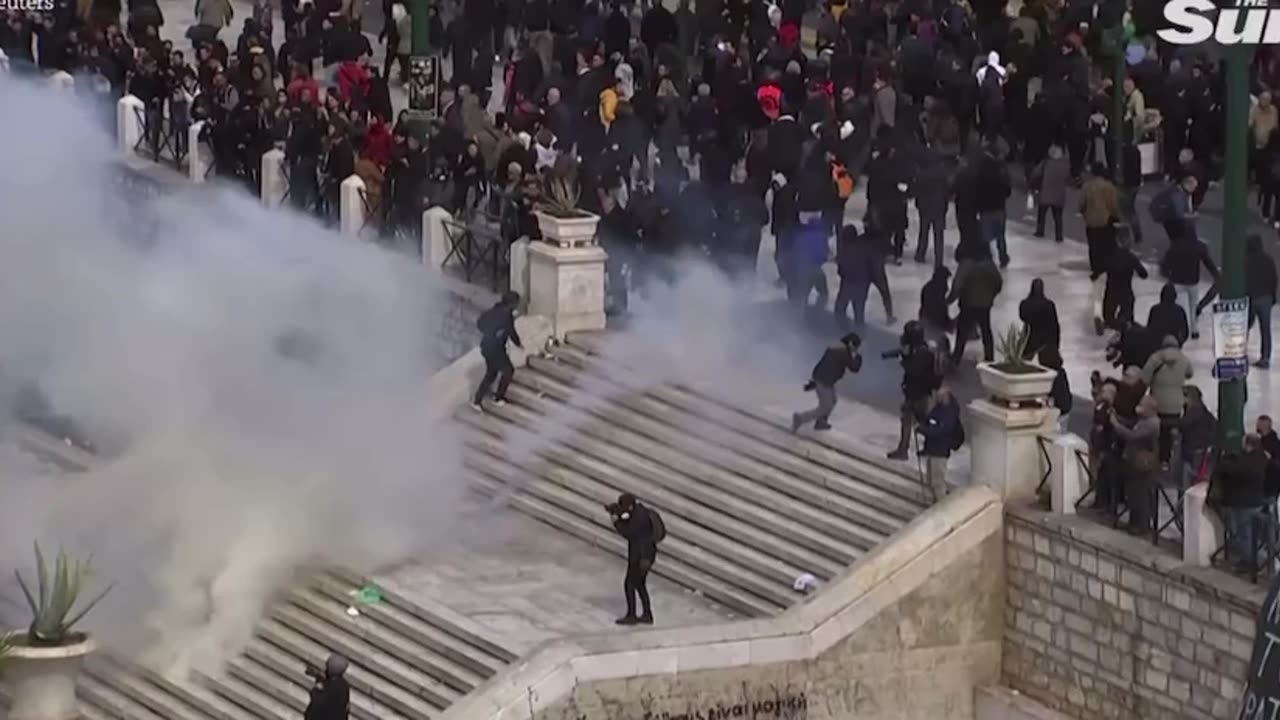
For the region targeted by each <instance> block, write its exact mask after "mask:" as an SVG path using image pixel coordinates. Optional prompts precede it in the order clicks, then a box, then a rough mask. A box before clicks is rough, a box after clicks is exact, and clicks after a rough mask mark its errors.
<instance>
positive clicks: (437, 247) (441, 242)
mask: <svg viewBox="0 0 1280 720" xmlns="http://www.w3.org/2000/svg"><path fill="white" fill-rule="evenodd" d="M452 219H453V216H452V215H450V214H449V211H448V210H445V209H444V208H442V207H439V206H435V207H430V208H427V209H426V210H425V211H423V213H422V249H423V253H422V261H423V262H424V263H426V264H427V265H430V266H431V267H433V268H436V269H437V270H438V269H440V268H441V267H442V266H443V265H444V258H445V256H446V255H448V254H449V236H448V235H445V231H444V223H445V221H446V220H452Z"/></svg>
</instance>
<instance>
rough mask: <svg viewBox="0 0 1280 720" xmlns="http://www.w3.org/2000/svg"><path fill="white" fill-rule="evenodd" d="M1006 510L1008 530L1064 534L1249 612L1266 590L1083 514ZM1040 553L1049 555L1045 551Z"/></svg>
mask: <svg viewBox="0 0 1280 720" xmlns="http://www.w3.org/2000/svg"><path fill="white" fill-rule="evenodd" d="M1005 514H1006V516H1007V517H1008V519H1009V520H1010V522H1009V525H1008V527H1009V528H1010V531H1011V532H1014V533H1016V532H1017V529H1018V527H1019V526H1020V525H1021V526H1023V527H1029V528H1039V529H1043V530H1047V531H1049V532H1052V533H1055V534H1059V535H1063V536H1065V537H1067V538H1070V539H1071V540H1073V541H1075V542H1079V543H1081V544H1084V545H1088V546H1090V547H1092V548H1093V549H1094V550H1096V551H1097V552H1099V553H1102V554H1105V555H1109V556H1111V557H1112V558H1114V559H1116V560H1120V561H1122V562H1124V563H1127V564H1130V565H1134V566H1137V567H1138V568H1140V569H1142V570H1147V571H1150V572H1152V573H1155V574H1157V575H1162V576H1164V577H1166V578H1167V579H1169V580H1172V581H1176V582H1180V583H1184V584H1186V585H1188V586H1190V587H1192V588H1194V589H1195V590H1196V592H1198V593H1203V594H1204V595H1207V596H1209V597H1212V598H1213V599H1215V600H1219V601H1222V602H1223V603H1226V604H1227V605H1229V606H1231V607H1232V608H1233V609H1235V610H1239V611H1241V612H1244V613H1248V614H1249V615H1256V614H1257V613H1258V610H1259V609H1260V608H1261V607H1262V601H1263V599H1264V598H1265V597H1266V594H1267V593H1266V590H1267V589H1266V588H1265V587H1263V586H1258V585H1253V584H1251V583H1249V582H1248V581H1246V580H1242V579H1240V578H1238V577H1236V576H1234V575H1231V574H1230V573H1226V572H1223V571H1221V570H1217V569H1215V568H1208V567H1197V566H1194V565H1190V564H1188V563H1185V562H1183V561H1182V559H1181V558H1180V557H1177V556H1174V555H1170V554H1169V553H1168V552H1167V551H1165V550H1162V549H1161V548H1160V547H1157V546H1153V545H1152V544H1151V541H1150V540H1149V539H1147V538H1137V537H1133V536H1131V535H1129V534H1127V533H1125V532H1122V531H1120V530H1116V529H1113V528H1110V527H1107V526H1105V525H1100V524H1098V523H1096V522H1094V521H1093V520H1090V519H1088V518H1085V517H1080V516H1076V515H1058V514H1055V513H1052V512H1049V511H1046V510H1040V509H1038V508H1034V507H1030V506H1026V505H1017V506H1015V505H1006V506H1005ZM1019 545H1020V544H1019ZM1040 554H1043V555H1048V553H1047V552H1046V553H1040Z"/></svg>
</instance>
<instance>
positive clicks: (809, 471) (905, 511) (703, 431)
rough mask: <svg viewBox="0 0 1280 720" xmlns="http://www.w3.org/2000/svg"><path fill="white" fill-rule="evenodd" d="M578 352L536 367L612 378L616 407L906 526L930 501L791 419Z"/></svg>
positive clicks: (897, 474) (913, 485)
mask: <svg viewBox="0 0 1280 720" xmlns="http://www.w3.org/2000/svg"><path fill="white" fill-rule="evenodd" d="M574 352H575V351H574V349H573V348H572V347H570V346H561V347H560V348H558V349H557V353H558V354H557V355H556V359H553V360H547V359H542V358H535V359H532V360H531V361H530V366H531V367H532V368H534V369H536V370H537V371H539V372H543V373H546V374H548V375H551V376H552V377H554V378H556V379H558V380H560V381H561V382H564V383H566V384H573V383H575V382H581V381H579V380H577V375H578V373H579V372H581V371H583V370H585V371H586V372H587V373H588V374H589V375H591V376H593V377H596V378H604V379H608V380H609V381H610V382H612V383H615V384H616V386H617V390H616V395H615V396H614V397H612V398H610V400H611V401H612V402H614V403H618V404H621V405H624V406H626V407H628V408H629V409H632V410H635V411H636V412H638V413H640V414H643V415H647V416H648V417H650V418H651V419H653V420H655V421H658V422H659V423H662V424H664V425H666V426H668V427H674V428H679V429H681V430H683V431H685V434H687V435H691V436H697V437H698V438H699V439H700V440H702V441H704V442H706V443H709V444H714V445H718V446H720V447H722V448H724V449H726V450H728V451H730V452H732V453H735V454H738V455H740V456H743V457H746V458H750V459H752V460H754V461H756V462H758V463H761V464H763V465H765V466H766V467H769V468H772V469H773V470H774V471H776V472H782V473H786V474H789V475H792V476H795V477H799V478H802V479H805V480H809V481H810V482H814V483H817V484H818V485H820V486H822V487H825V488H826V489H827V490H828V491H830V492H831V493H835V494H840V495H844V496H845V497H847V498H849V499H852V500H855V501H857V502H861V503H865V504H867V505H868V506H869V507H872V508H875V509H877V510H879V511H881V512H884V513H888V514H889V515H890V516H891V517H894V518H897V520H899V521H901V522H905V521H907V520H910V519H911V518H913V517H915V516H916V515H917V514H919V512H920V511H921V510H922V509H923V508H924V507H926V506H928V504H929V502H930V496H929V494H928V491H927V490H925V489H924V487H923V485H922V484H921V482H920V480H919V478H918V476H916V475H912V474H911V473H910V471H909V469H908V468H907V466H905V464H904V465H903V467H902V468H901V469H897V470H893V471H890V470H888V469H886V468H885V467H884V466H882V465H881V464H879V463H874V462H870V461H869V460H867V459H864V457H863V456H854V455H850V454H847V453H845V452H842V451H838V450H834V449H832V448H831V447H830V446H828V445H826V444H822V443H818V442H815V441H813V440H811V439H810V438H808V437H805V436H799V435H793V434H791V433H790V432H789V431H788V428H787V427H786V426H785V421H781V422H779V424H778V425H776V426H771V425H768V424H766V423H763V422H760V421H758V420H755V419H753V418H751V417H749V416H746V415H744V414H742V413H740V412H738V411H736V410H730V409H727V408H726V407H724V406H723V405H721V404H719V403H718V402H716V401H712V400H709V399H705V398H703V397H701V396H696V395H692V394H690V392H689V391H687V390H684V389H677V388H674V387H671V386H657V387H654V386H646V385H644V384H637V383H636V381H635V379H634V378H628V377H627V376H626V374H625V373H624V372H623V371H622V370H618V369H616V368H613V369H609V370H601V369H600V368H599V364H598V363H594V362H592V361H591V360H590V358H589V357H587V356H583V355H582V354H581V353H577V357H578V359H579V360H578V361H579V363H580V364H579V365H574V364H572V363H573V362H574V361H573V358H574V357H575V355H574ZM628 380H630V384H628ZM598 387H599V386H598Z"/></svg>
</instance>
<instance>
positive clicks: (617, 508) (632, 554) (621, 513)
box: [604, 493, 667, 625]
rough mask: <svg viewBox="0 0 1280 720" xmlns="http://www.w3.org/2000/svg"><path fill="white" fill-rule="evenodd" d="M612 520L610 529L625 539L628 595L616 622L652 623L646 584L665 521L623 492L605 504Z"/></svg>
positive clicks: (664, 532)
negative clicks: (637, 597)
mask: <svg viewBox="0 0 1280 720" xmlns="http://www.w3.org/2000/svg"><path fill="white" fill-rule="evenodd" d="M604 509H605V511H606V512H608V513H609V519H610V520H612V521H613V529H614V530H617V531H618V534H619V535H621V536H622V537H624V538H626V540H627V574H626V577H625V578H623V581H622V590H623V593H624V594H625V595H626V598H627V614H626V615H623V616H622V617H620V618H618V620H617V623H618V624H619V625H652V624H653V606H652V605H650V604H649V587H648V585H647V584H646V583H647V581H648V578H649V570H650V569H652V568H653V563H654V561H655V560H657V558H658V543H660V542H662V540H663V539H664V538H665V537H666V536H667V529H666V525H665V524H664V523H663V522H662V516H661V515H659V514H658V512H657V511H656V510H653V509H652V508H649V507H646V506H645V505H644V504H642V503H641V502H640V501H639V500H637V499H636V496H635V495H632V494H631V493H622V494H621V495H619V496H618V501H617V502H615V503H609V504H608V505H605V506H604ZM637 595H639V596H640V607H641V610H642V611H641V613H640V615H636V596H637Z"/></svg>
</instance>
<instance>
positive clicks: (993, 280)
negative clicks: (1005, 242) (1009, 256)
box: [951, 257, 1004, 310]
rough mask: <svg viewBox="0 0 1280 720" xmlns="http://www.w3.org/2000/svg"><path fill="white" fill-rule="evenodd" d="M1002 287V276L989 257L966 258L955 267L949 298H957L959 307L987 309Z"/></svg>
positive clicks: (993, 302)
mask: <svg viewBox="0 0 1280 720" xmlns="http://www.w3.org/2000/svg"><path fill="white" fill-rule="evenodd" d="M1003 289H1004V278H1002V277H1001V276H1000V270H999V269H997V268H996V264H995V263H994V262H993V261H992V260H991V258H990V257H984V258H982V259H981V260H974V259H966V260H962V261H961V262H960V265H959V267H957V268H956V279H955V283H954V284H952V286H951V299H952V300H959V301H960V307H961V309H969V308H972V309H977V310H981V309H989V308H990V307H991V306H992V305H993V304H995V301H996V296H997V295H999V294H1000V291H1001V290H1003Z"/></svg>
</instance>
